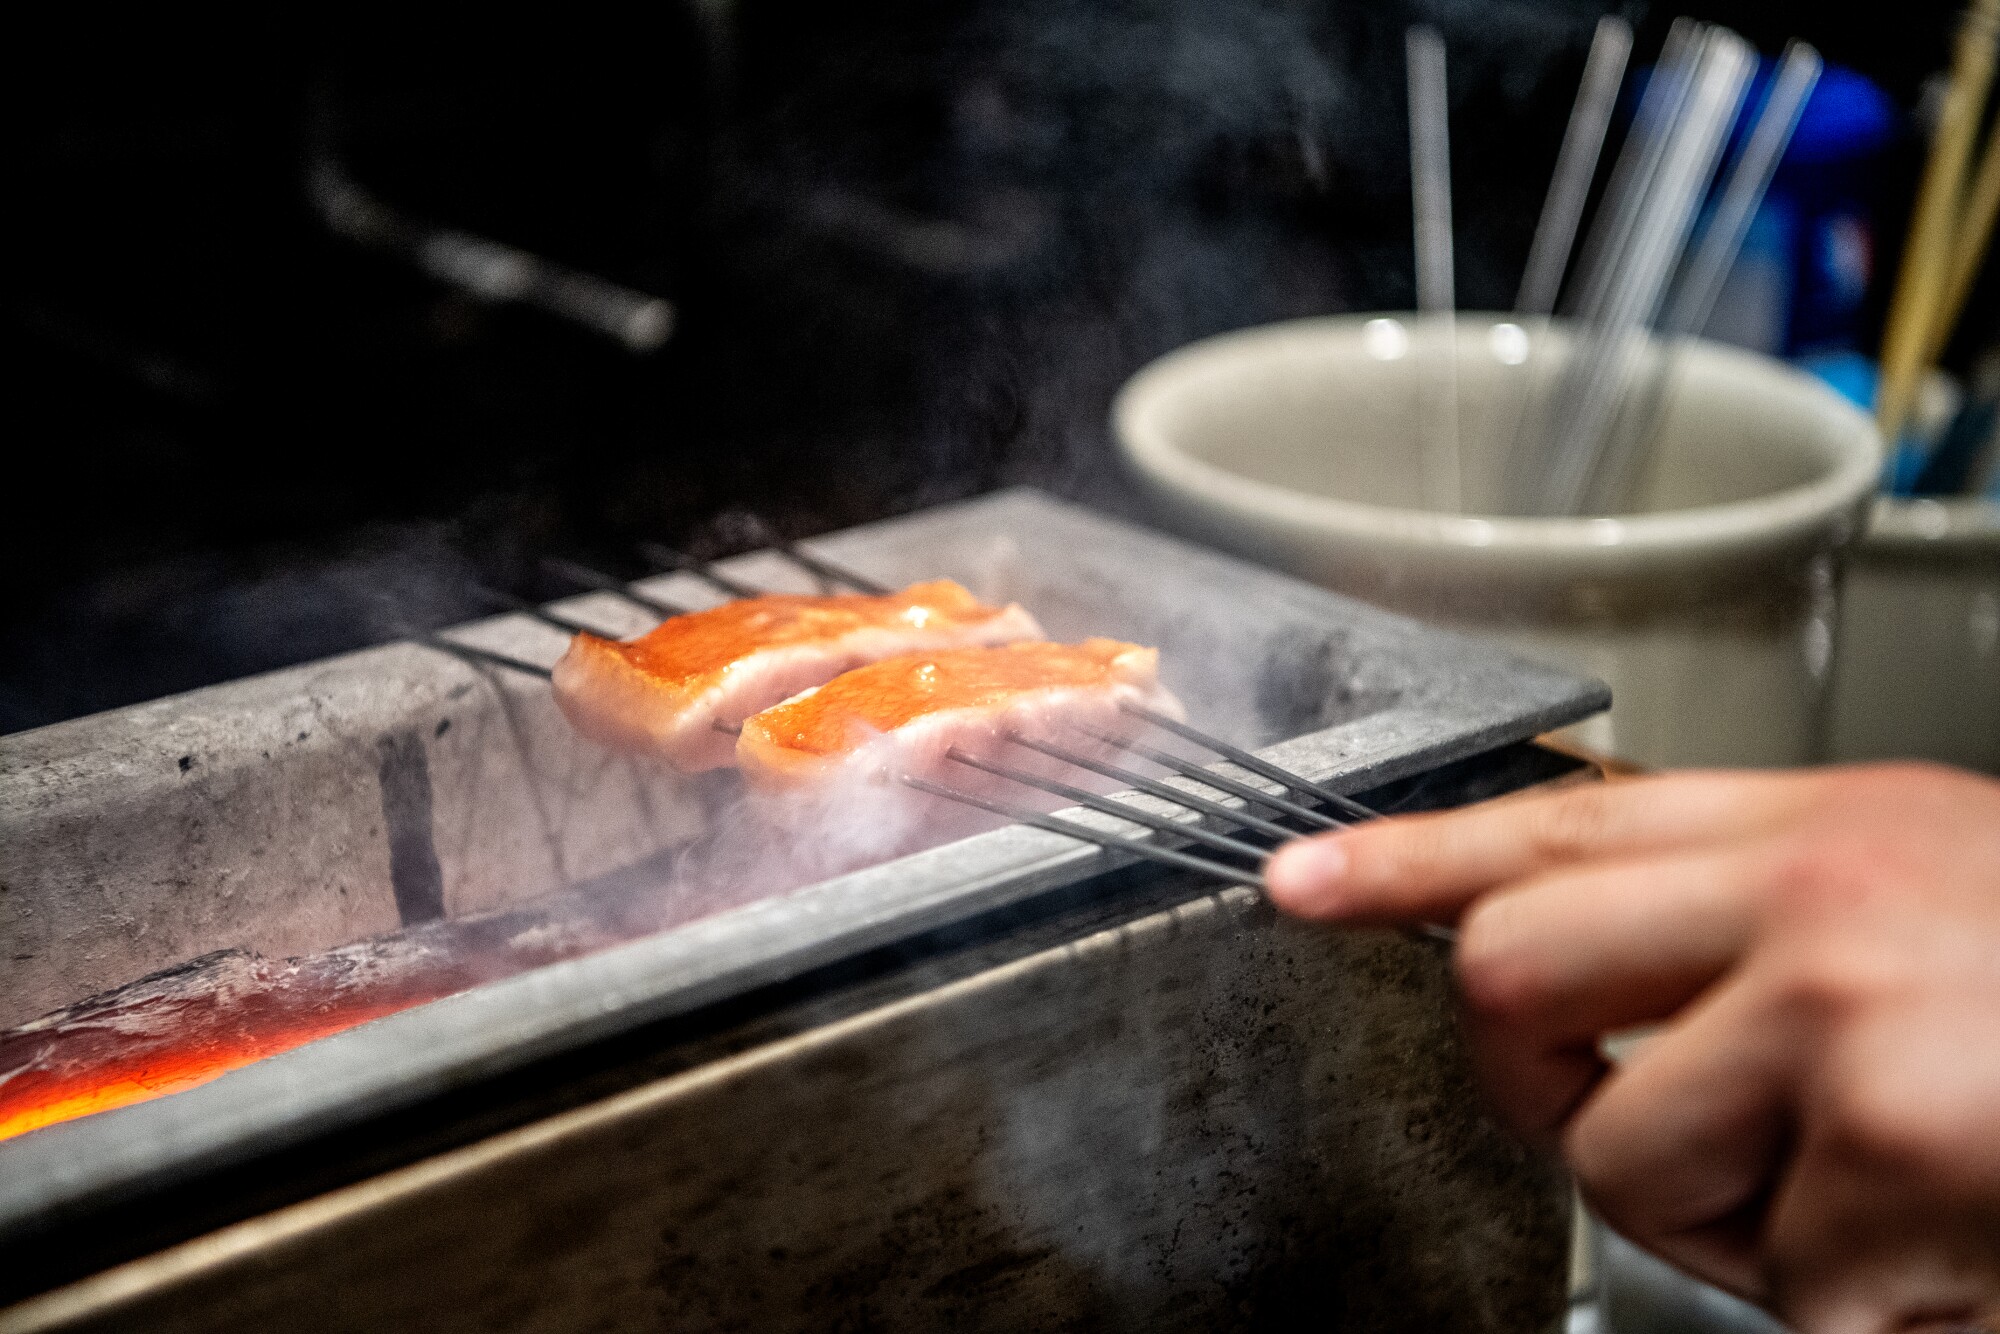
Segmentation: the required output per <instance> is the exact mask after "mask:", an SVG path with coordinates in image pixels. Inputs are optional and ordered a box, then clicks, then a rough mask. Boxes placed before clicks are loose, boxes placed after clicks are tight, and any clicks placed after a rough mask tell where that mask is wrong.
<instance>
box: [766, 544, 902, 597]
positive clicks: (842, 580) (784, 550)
mask: <svg viewBox="0 0 2000 1334" xmlns="http://www.w3.org/2000/svg"><path fill="white" fill-rule="evenodd" d="M771 549H772V550H773V551H775V552H777V553H778V554H779V555H780V556H783V557H784V558H785V559H786V560H788V561H790V562H791V563H792V564H794V565H796V566H798V567H799V568H800V569H802V570H804V571H805V572H806V573H808V574H812V575H816V576H818V577H819V578H821V579H826V580H831V581H832V582H834V583H836V584H846V585H847V586H848V587H849V588H851V589H853V590H854V591H855V592H857V593H867V594H869V595H870V596H871V597H884V596H886V595H888V594H890V593H893V592H895V591H896V590H895V589H893V588H891V587H889V585H887V584H885V583H882V582H880V581H879V580H875V579H870V578H869V577H868V576H867V575H865V574H856V573H854V571H852V570H850V569H848V568H847V567H846V566H843V565H835V564H834V563H833V562H832V561H830V560H823V559H821V558H820V557H818V556H815V555H813V554H812V553H811V552H810V551H807V550H805V549H803V548H802V547H800V546H799V545H798V543H796V542H793V541H790V540H789V539H786V538H782V537H773V538H772V539H771Z"/></svg>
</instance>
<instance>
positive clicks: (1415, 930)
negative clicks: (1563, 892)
mask: <svg viewBox="0 0 2000 1334" xmlns="http://www.w3.org/2000/svg"><path fill="white" fill-rule="evenodd" d="M902 782H903V785H904V786H905V787H910V788H914V789H915V790H916V791H918V792H927V793H929V794H930V795H931V796H933V797H943V798H944V799H945V800H946V801H955V802H957V803H959V804H960V805H961V806H972V807H976V808H978V809H979V810H982V811H990V812H992V813H993V814H994V815H997V816H1000V817H1001V818H1002V819H1005V820H1012V821H1013V822H1014V823H1016V824H1024V825H1028V826H1030V827H1032V828H1035V829H1046V830H1048V831H1049V832H1050V833H1052V834H1061V835H1062V836H1063V837H1064V838H1073V839H1075V840H1076V841H1077V842H1079V843H1095V844H1096V845H1097V846H1098V847H1100V848H1111V849H1113V850H1115V851H1119V852H1129V853H1131V854H1132V855H1133V856H1135V857H1139V858H1141V859H1143V860H1145V861H1150V862H1158V863H1160V864H1161V865H1164V866H1175V867H1179V868H1180V869H1182V870H1185V871H1195V872H1198V873H1200V874H1202V875H1209V876H1214V877H1215V878H1216V879H1218V880H1227V881H1230V882H1231V883H1233V884H1238V885H1248V886H1249V887H1250V888H1252V889H1254V890H1257V891H1258V892H1260V893H1268V892H1269V886H1267V885H1266V884H1265V883H1264V877H1263V874H1262V873H1261V872H1258V871H1249V870H1245V869H1244V868H1242V867H1240V866H1231V865H1229V864H1228V863H1226V862H1218V861H1210V860H1209V859H1208V858H1206V857H1197V856H1195V855H1193V854H1192V853H1187V852H1182V851H1180V850H1179V849H1178V848H1166V847H1161V846H1160V845H1159V844H1158V843H1151V842H1148V841H1146V840H1145V839H1140V838H1127V837H1125V836H1124V835H1123V834H1111V833H1106V832H1104V831H1103V830H1099V829H1092V828H1090V827H1089V826H1087V825H1080V824H1076V823H1074V822H1072V821H1069V820H1065V819H1063V818H1061V817H1060V816H1055V815H1044V814H1042V813H1041V812H1040V811H1037V810H1032V809H1030V808H1029V807H1026V806H1021V805H1017V804H1016V803H1014V802H1011V801H996V800H993V799H991V798H988V797H979V796H974V795H973V794H972V793H970V792H961V791H959V790H958V789H957V788H950V787H945V786H944V785H943V784H941V783H932V782H928V781H926V780H925V779H922V778H917V777H915V776H913V775H910V774H905V775H903V778H902ZM1175 832H1176V833H1186V832H1187V829H1186V827H1185V826H1178V825H1177V826H1175ZM1400 930H1401V931H1402V933H1403V934H1404V935H1406V936H1408V937H1410V938H1411V939H1412V940H1417V941H1424V942H1429V943H1434V944H1440V945H1447V946H1448V945H1453V944H1456V943H1457V941H1458V932H1456V931H1454V930H1453V929H1452V928H1450V927H1448V926H1440V925H1438V924H1437V923H1436V922H1416V923H1413V924H1411V925H1409V926H1406V927H1402V928H1400Z"/></svg>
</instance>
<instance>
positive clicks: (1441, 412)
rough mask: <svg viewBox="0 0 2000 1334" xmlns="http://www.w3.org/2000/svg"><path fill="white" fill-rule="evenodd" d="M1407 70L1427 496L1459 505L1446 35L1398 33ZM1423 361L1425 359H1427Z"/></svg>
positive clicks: (1433, 502) (1438, 503)
mask: <svg viewBox="0 0 2000 1334" xmlns="http://www.w3.org/2000/svg"><path fill="white" fill-rule="evenodd" d="M1403 54H1404V59H1405V62H1406V65H1407V69H1408V73H1409V85H1410V87H1409V96H1410V195H1411V201H1412V204H1413V207H1414V213H1415V224H1416V226H1415V232H1416V259H1417V311H1418V314H1419V315H1421V316H1422V317H1423V319H1422V323H1423V325H1424V329H1423V338H1422V342H1421V343H1420V349H1421V350H1420V352H1419V365H1418V373H1419V374H1420V375H1421V376H1422V377H1423V381H1424V394H1423V399H1422V406H1423V413H1424V428H1423V440H1424V460H1423V478H1424V490H1425V493H1426V495H1425V498H1426V502H1427V503H1428V504H1429V505H1430V506H1431V508H1433V509H1437V510H1447V511H1449V510H1456V509H1459V508H1460V507H1461V495H1460V490H1461V476H1462V474H1461V464H1460V459H1459V440H1458V334H1457V321H1456V319H1455V311H1456V309H1457V306H1458V297H1457V292H1456V284H1455V282H1454V277H1453V267H1454V256H1453V244H1452V234H1451V130H1450V125H1449V111H1450V101H1449V98H1448V97H1447V96H1446V90H1445V47H1444V38H1443V37H1441V36H1439V34H1438V31H1437V29H1435V28H1431V27H1424V26H1419V27H1415V28H1411V29H1410V30H1409V31H1408V32H1407V33H1405V34H1404V38H1403ZM1426 363H1428V364H1426Z"/></svg>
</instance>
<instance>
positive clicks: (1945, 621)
mask: <svg viewBox="0 0 2000 1334" xmlns="http://www.w3.org/2000/svg"><path fill="white" fill-rule="evenodd" d="M1830 751H1831V756H1832V758H1834V759H1856V760H1860V759H1889V758H1896V759H1905V758H1914V759H1925V760H1941V761H1944V762H1946V763H1950V764H1960V765H1964V766H1966V767H1967V768H1971V769H1983V770H1985V771H1986V772H1988V773H1994V774H2000V503H1996V502H1994V501H1991V500H1981V499H1976V498H1971V497H1967V498H1960V499H1951V500H1878V501H1877V502H1876V503H1875V510H1874V513H1873V515H1872V516H1871V518H1870V520H1869V524H1868V531H1867V533H1866V534H1865V535H1864V536H1863V537H1862V539H1861V542H1860V544H1859V545H1858V546H1856V547H1855V549H1854V551H1853V553H1852V556H1851V558H1850V559H1849V562H1848V569H1847V582H1846V589H1845V591H1844V593H1843V594H1842V602H1841V624H1840V638H1839V651H1838V653H1837V654H1836V655H1835V659H1834V684H1833V739H1832V744H1831V747H1830Z"/></svg>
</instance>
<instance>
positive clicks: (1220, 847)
mask: <svg viewBox="0 0 2000 1334" xmlns="http://www.w3.org/2000/svg"><path fill="white" fill-rule="evenodd" d="M945 758H946V759H951V760H956V761H958V763H960V764H963V765H967V766H969V767H971V768H974V769H977V770H979V771H980V772H981V773H989V774H992V775H993V776H994V777H996V778H1005V779H1007V780H1008V781H1009V782H1013V783H1019V784H1021V785H1022V786H1023V787H1032V788H1035V789H1036V790H1038V791H1041V792H1047V793H1049V794H1050V795H1051V796H1057V797H1061V798H1063V799H1064V800H1066V801H1073V802H1075V803H1076V804H1077V805H1079V806H1084V807H1088V808H1089V809H1091V810H1093V811H1100V812H1102V813H1103V814H1105V815H1115V816H1117V817H1118V818H1119V819H1121V820H1128V821H1130V822H1131V823H1133V824H1136V825H1143V826H1145V827H1146V828H1148V829H1152V830H1156V831H1158V832H1159V833H1162V834H1173V835H1175V836H1177V837H1182V838H1188V839H1192V840H1193V841H1194V842H1196V843H1206V844H1207V845H1208V846H1209V847H1211V848H1214V849H1215V850H1216V851H1217V852H1229V853H1234V854H1235V855H1236V856H1238V857H1248V858H1249V859H1250V860H1251V861H1253V862H1261V861H1263V860H1264V858H1266V857H1268V856H1270V855H1271V852H1270V849H1269V848H1260V847H1256V846H1253V845H1252V844H1249V843H1245V842H1243V841H1242V840H1241V839H1235V838H1231V837H1229V835H1227V834H1218V833H1216V832H1215V831H1214V830H1212V829H1204V828H1203V827H1202V826H1200V825H1190V824H1183V823H1181V822H1180V821H1178V820H1169V819H1167V818H1166V817H1165V816H1161V815H1154V814H1152V813H1150V812H1148V811H1142V810H1138V809H1136V808H1134V807H1131V806H1127V805H1126V804H1125V803H1124V802H1122V801H1113V800H1112V799H1111V798H1109V797H1103V796H1099V795H1098V794H1097V793H1095V792H1091V791H1088V790H1086V789H1084V788H1080V787H1077V786H1075V785H1073V784H1070V783H1060V782H1057V781H1056V780H1055V779H1052V778H1042V777H1040V776H1038V775H1036V774H1031V773H1027V772H1026V771H1024V770H1021V769H1015V768H1012V767H1010V766H1008V765H1005V764H995V763H993V762H992V761H991V760H982V759H980V758H979V757H978V756H977V755H968V754H967V753H966V752H964V751H962V750H960V749H959V748H958V747H957V746H953V747H952V748H951V749H950V750H947V751H946V752H945Z"/></svg>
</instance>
